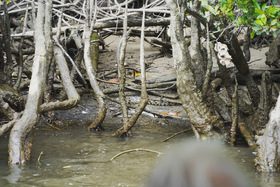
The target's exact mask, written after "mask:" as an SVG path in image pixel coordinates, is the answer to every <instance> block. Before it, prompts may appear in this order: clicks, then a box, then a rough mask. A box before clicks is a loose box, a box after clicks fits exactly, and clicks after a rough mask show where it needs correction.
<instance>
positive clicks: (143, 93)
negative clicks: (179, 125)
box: [113, 8, 148, 136]
mask: <svg viewBox="0 0 280 187" xmlns="http://www.w3.org/2000/svg"><path fill="white" fill-rule="evenodd" d="M144 28H145V8H144V10H143V18H142V28H141V42H140V67H141V100H140V102H139V104H138V107H137V108H136V109H135V113H134V114H133V116H132V117H131V118H130V119H129V120H128V121H127V123H125V124H123V126H122V127H121V128H119V129H118V130H117V131H116V132H115V133H114V134H113V136H126V135H128V133H129V131H130V129H131V128H132V127H133V126H134V125H135V123H136V121H137V119H138V118H139V116H140V115H141V114H142V112H143V110H144V109H145V107H146V105H147V103H148V93H147V87H146V70H145V61H144V56H145V54H144V53H145V52H144Z"/></svg>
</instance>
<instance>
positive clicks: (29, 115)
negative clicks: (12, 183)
mask: <svg viewBox="0 0 280 187" xmlns="http://www.w3.org/2000/svg"><path fill="white" fill-rule="evenodd" d="M44 6H45V8H44ZM51 8H52V1H51V0H47V1H45V4H43V0H41V1H39V2H38V12H37V18H36V26H35V32H36V34H35V57H34V62H33V66H32V70H33V73H32V78H31V83H30V87H29V93H28V98H27V103H26V108H25V110H24V112H23V116H22V117H21V118H20V119H19V120H18V121H17V123H16V124H15V125H14V127H13V128H12V130H11V134H10V138H9V164H11V165H23V164H25V163H26V161H27V160H26V158H29V154H30V143H31V142H30V139H29V137H30V136H29V135H30V132H31V130H32V128H33V126H34V125H35V124H36V122H37V119H38V114H39V106H40V104H41V102H42V90H43V87H44V85H45V81H46V77H47V72H48V67H49V64H50V62H48V61H47V59H49V57H47V55H48V54H49V53H48V52H47V50H48V49H49V48H50V46H47V45H48V44H50V41H51V36H50V35H47V34H46V33H48V32H47V31H46V29H48V30H50V29H51V25H49V23H50V20H51V15H52V14H51ZM49 33H50V32H49ZM27 144H29V145H28V146H27Z"/></svg>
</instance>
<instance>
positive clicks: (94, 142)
mask: <svg viewBox="0 0 280 187" xmlns="http://www.w3.org/2000/svg"><path fill="white" fill-rule="evenodd" d="M165 128H166V127H165ZM156 131H158V132H162V130H161V129H160V130H158V129H157V130H156ZM178 131H180V130H176V132H178ZM168 132H169V130H168ZM111 133H112V132H102V133H100V134H98V133H88V132H86V131H85V130H83V129H82V128H80V129H73V130H62V131H54V130H41V131H38V132H37V134H36V137H35V140H34V145H33V150H32V160H31V161H30V163H29V164H28V165H26V166H24V167H21V168H9V167H8V164H7V162H8V161H7V151H8V150H7V145H8V137H0V186H5V187H6V186H13V187H14V186H15V187H17V186H20V187H22V186H54V187H56V186H107V187H108V186H143V184H144V181H145V179H146V178H147V176H148V175H149V174H150V173H151V171H152V170H153V168H154V167H155V165H156V164H157V163H158V161H159V158H158V156H157V154H154V153H149V152H141V151H138V152H130V153H126V154H123V155H121V156H119V157H118V158H116V159H114V160H113V161H111V162H104V161H107V160H108V159H110V158H111V157H113V156H114V155H116V154H118V153H120V152H122V151H125V150H129V149H135V148H146V149H151V150H155V151H159V152H167V150H170V148H172V146H173V145H174V144H175V143H178V142H180V141H182V140H185V138H186V136H187V135H186V134H182V135H180V136H178V137H175V138H173V139H171V140H170V141H168V142H165V143H162V142H161V140H164V139H165V138H166V137H167V136H168V135H166V134H163V133H157V132H155V131H151V132H150V131H149V132H147V131H139V132H138V131H134V136H133V137H130V138H124V139H122V138H114V137H109V135H110V134H111ZM190 136H192V134H190ZM41 151H43V152H44V154H43V155H42V157H41V162H40V163H41V164H40V165H38V164H36V161H37V158H38V156H39V155H40V152H41ZM223 152H224V153H227V154H230V155H231V156H232V157H233V158H234V160H235V162H236V163H237V164H238V167H239V168H241V170H242V171H244V172H245V173H248V174H250V176H252V177H254V179H256V180H257V182H258V183H259V184H262V186H263V187H267V186H269V187H270V186H271V187H272V186H273V185H274V186H277V185H278V186H280V182H279V180H280V175H279V174H271V175H266V176H264V175H260V174H258V173H255V171H254V162H253V158H254V155H253V154H252V150H250V149H248V148H244V147H234V148H232V147H229V148H225V149H224V150H223ZM224 153H223V154H224Z"/></svg>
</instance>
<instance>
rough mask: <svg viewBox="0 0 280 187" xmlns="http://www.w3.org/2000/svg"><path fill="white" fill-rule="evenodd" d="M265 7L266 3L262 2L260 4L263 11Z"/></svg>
mask: <svg viewBox="0 0 280 187" xmlns="http://www.w3.org/2000/svg"><path fill="white" fill-rule="evenodd" d="M265 7H266V3H264V4H263V5H262V10H263V11H264V10H265Z"/></svg>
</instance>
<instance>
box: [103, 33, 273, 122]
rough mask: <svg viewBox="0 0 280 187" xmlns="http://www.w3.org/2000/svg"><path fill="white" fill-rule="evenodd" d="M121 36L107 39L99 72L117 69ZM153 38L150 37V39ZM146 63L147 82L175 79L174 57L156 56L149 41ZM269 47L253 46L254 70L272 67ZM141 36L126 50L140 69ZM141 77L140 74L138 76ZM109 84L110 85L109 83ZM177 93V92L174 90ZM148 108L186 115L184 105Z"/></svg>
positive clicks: (128, 59)
mask: <svg viewBox="0 0 280 187" xmlns="http://www.w3.org/2000/svg"><path fill="white" fill-rule="evenodd" d="M120 39H121V36H110V37H108V38H106V39H105V43H106V51H104V52H102V53H101V54H100V61H99V62H100V63H99V73H100V74H102V73H104V72H106V71H109V70H114V69H117V66H116V62H117V60H116V52H117V48H118V45H119V42H120ZM150 39H151V38H148V40H150ZM144 49H145V63H146V64H148V65H147V68H146V71H147V82H152V83H154V82H161V81H162V80H174V79H175V72H174V68H173V66H174V62H173V58H172V57H170V56H168V55H166V56H163V55H161V56H156V54H159V53H160V51H159V48H158V47H153V46H151V45H150V44H149V43H147V42H145V44H144ZM267 50H268V47H265V48H261V49H258V50H257V49H253V48H251V61H250V62H249V67H250V69H254V70H258V69H259V70H263V69H272V68H270V67H269V66H267V65H266V64H265V53H266V52H267ZM139 59H140V38H138V37H130V38H129V40H128V43H127V51H126V59H125V63H126V66H127V67H133V68H136V69H139V70H140V64H139ZM215 67H216V68H217V64H214V68H215ZM127 73H128V79H130V80H131V79H133V78H132V77H133V76H132V75H131V74H130V73H131V72H129V71H128V72H127ZM116 77H117V75H116V74H113V75H112V76H111V77H109V78H107V80H108V79H111V78H116ZM136 79H139V76H138V77H136ZM107 86H108V85H107ZM173 93H175V94H176V92H173ZM138 94H139V95H140V93H138ZM147 108H148V109H151V110H156V111H158V112H167V113H172V112H175V113H177V114H178V116H180V117H186V116H187V115H186V112H185V111H184V109H182V107H158V106H157V107H154V106H150V105H149V106H147Z"/></svg>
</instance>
